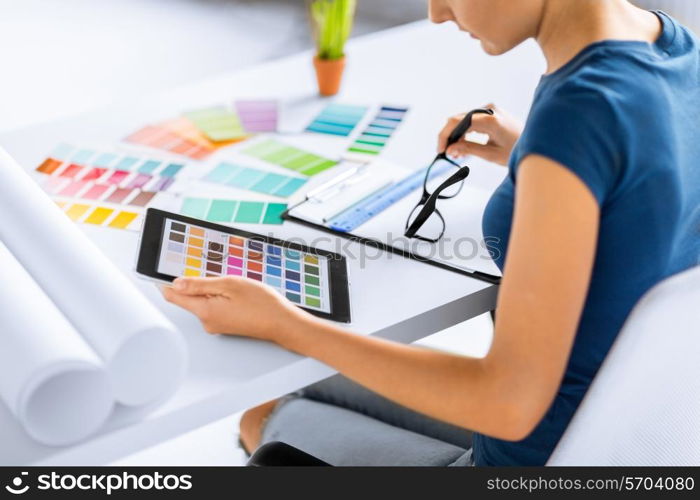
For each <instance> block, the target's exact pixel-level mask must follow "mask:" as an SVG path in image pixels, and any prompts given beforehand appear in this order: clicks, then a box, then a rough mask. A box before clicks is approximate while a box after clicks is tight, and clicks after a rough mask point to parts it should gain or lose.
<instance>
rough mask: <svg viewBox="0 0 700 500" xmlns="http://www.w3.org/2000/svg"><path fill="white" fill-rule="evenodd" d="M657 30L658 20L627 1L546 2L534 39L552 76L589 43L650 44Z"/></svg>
mask: <svg viewBox="0 0 700 500" xmlns="http://www.w3.org/2000/svg"><path fill="white" fill-rule="evenodd" d="M661 30H662V26H661V22H660V21H659V19H658V17H656V16H655V15H654V14H652V13H651V12H648V11H645V10H642V9H639V8H637V7H634V6H633V5H631V4H630V3H629V2H627V0H585V1H581V0H550V1H549V2H547V4H546V7H545V12H544V14H543V16H542V22H541V24H540V27H539V30H538V33H537V36H536V39H537V43H538V44H539V45H540V47H541V48H542V52H544V56H545V58H546V59H547V73H553V72H555V71H557V70H558V69H559V68H561V67H562V66H564V65H565V64H566V63H568V62H569V61H570V60H572V59H573V58H574V57H575V56H576V55H577V54H578V53H579V52H581V51H582V50H583V49H584V48H585V47H587V46H588V45H590V44H592V43H595V42H599V41H602V40H633V41H644V42H649V43H653V42H654V41H656V40H657V39H658V37H659V36H660V34H661Z"/></svg>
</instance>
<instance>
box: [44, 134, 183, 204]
mask: <svg viewBox="0 0 700 500" xmlns="http://www.w3.org/2000/svg"><path fill="white" fill-rule="evenodd" d="M184 167H185V165H184V164H183V163H177V162H170V161H162V160H158V159H152V158H142V157H139V156H135V155H130V154H118V153H111V152H99V151H94V150H91V149H78V148H75V147H73V146H69V145H65V144H64V145H60V146H59V147H57V148H56V149H55V150H54V151H53V152H52V153H51V154H50V156H49V157H48V158H47V159H46V160H44V161H43V162H42V163H41V165H39V166H38V167H37V169H36V170H37V172H40V173H42V174H46V175H47V176H48V177H47V179H46V181H45V182H43V183H42V187H43V188H44V189H45V190H46V191H47V192H48V193H49V194H51V195H52V196H60V197H66V198H79V199H85V200H91V201H93V202H94V201H104V202H108V203H114V204H127V205H133V206H139V207H144V206H146V205H147V204H148V203H149V202H150V201H151V199H153V197H154V196H155V195H156V194H157V193H158V192H161V191H165V190H167V189H168V188H169V187H170V186H171V185H172V184H173V182H175V177H176V175H177V174H178V172H180V170H182V169H183V168H184Z"/></svg>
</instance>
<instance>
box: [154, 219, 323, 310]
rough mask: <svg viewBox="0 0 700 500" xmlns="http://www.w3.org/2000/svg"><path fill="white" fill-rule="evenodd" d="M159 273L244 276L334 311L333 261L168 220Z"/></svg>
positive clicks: (304, 302)
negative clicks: (331, 279)
mask: <svg viewBox="0 0 700 500" xmlns="http://www.w3.org/2000/svg"><path fill="white" fill-rule="evenodd" d="M163 234H164V238H163V242H162V244H161V249H160V256H159V260H158V267H157V269H158V272H159V273H163V274H166V275H169V276H176V277H180V276H209V277H219V276H244V277H247V278H249V279H253V280H256V281H260V282H264V283H267V284H268V285H270V286H271V287H273V288H274V289H275V290H276V291H277V292H278V293H280V294H282V295H284V296H286V297H287V298H288V299H289V300H290V301H292V302H294V303H295V304H298V305H300V306H303V307H308V308H312V309H317V310H320V311H324V312H330V309H331V308H330V294H329V289H330V287H329V279H328V259H327V258H326V257H320V256H318V255H313V254H309V253H304V252H300V251H297V250H292V249H289V248H285V247H284V246H279V245H272V244H269V243H266V242H264V241H260V240H256V239H250V238H244V237H242V236H234V235H231V234H228V233H224V232H221V231H216V230H213V229H209V228H204V227H201V226H197V225H193V224H186V223H183V222H180V221H174V220H172V219H166V221H165V231H164V233H163Z"/></svg>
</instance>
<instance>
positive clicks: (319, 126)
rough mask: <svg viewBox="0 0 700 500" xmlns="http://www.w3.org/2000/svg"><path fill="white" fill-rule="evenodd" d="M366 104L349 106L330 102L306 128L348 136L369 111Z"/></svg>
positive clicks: (312, 130)
mask: <svg viewBox="0 0 700 500" xmlns="http://www.w3.org/2000/svg"><path fill="white" fill-rule="evenodd" d="M367 109H368V108H367V107H366V106H349V105H345V104H329V105H328V106H326V107H325V108H324V109H323V111H321V113H320V114H319V115H318V116H317V117H316V118H314V121H312V122H311V123H310V124H309V126H308V127H306V130H307V131H308V132H318V133H320V134H331V135H340V136H343V137H347V136H348V135H350V134H351V133H352V131H353V130H354V128H355V127H356V126H357V124H358V123H360V121H361V120H362V117H363V116H365V113H366V112H367Z"/></svg>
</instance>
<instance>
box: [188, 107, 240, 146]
mask: <svg viewBox="0 0 700 500" xmlns="http://www.w3.org/2000/svg"><path fill="white" fill-rule="evenodd" d="M185 117H187V118H188V119H189V120H190V121H191V122H192V123H194V125H195V127H197V128H198V129H199V130H200V131H201V132H202V133H203V134H204V135H205V136H207V138H208V139H210V140H212V141H214V142H223V141H230V140H235V139H241V138H243V137H245V136H246V132H245V130H243V125H241V120H240V118H239V117H238V115H237V114H236V113H235V112H233V111H231V110H229V109H227V108H226V107H223V106H219V107H215V108H207V109H201V110H197V111H190V112H188V113H185Z"/></svg>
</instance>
